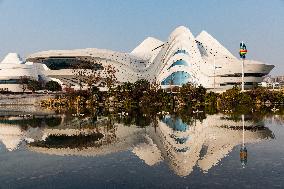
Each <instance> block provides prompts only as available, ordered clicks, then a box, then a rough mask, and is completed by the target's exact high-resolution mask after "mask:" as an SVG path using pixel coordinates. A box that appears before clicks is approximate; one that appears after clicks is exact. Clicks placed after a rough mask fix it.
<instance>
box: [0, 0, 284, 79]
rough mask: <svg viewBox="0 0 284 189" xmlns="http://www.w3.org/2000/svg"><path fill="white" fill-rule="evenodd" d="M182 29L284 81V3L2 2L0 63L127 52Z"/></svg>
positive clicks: (168, 0) (215, 0) (279, 0)
mask: <svg viewBox="0 0 284 189" xmlns="http://www.w3.org/2000/svg"><path fill="white" fill-rule="evenodd" d="M180 25H184V26H186V27H188V28H189V29H190V30H191V32H192V33H193V34H194V35H195V36H197V35H198V34H199V33H200V32H201V31H202V30H205V31H207V32H208V33H209V34H211V35H212V36H213V37H214V38H215V39H217V40H218V41H219V42H220V43H221V44H222V45H224V46H225V47H226V48H227V49H228V50H229V51H230V52H231V53H233V54H234V55H235V56H237V57H238V50H239V42H240V41H242V40H243V41H245V43H246V45H247V48H248V51H249V52H248V55H247V58H248V59H253V60H258V61H262V62H264V63H267V64H274V65H275V66H276V67H275V68H274V69H273V71H272V72H271V74H272V75H284V65H283V64H282V59H283V55H282V51H283V50H284V1H283V0H271V1H258V0H250V1H244V0H241V1H233V0H229V1H225V0H224V1H219V0H210V1H209V0H203V1H200V0H199V1H198V0H193V1H186V2H181V1H173V0H163V1H151V0H144V1H138V0H131V1H130V0H125V1H119V0H105V1H96V0H84V1H83V0H81V1H80V0H49V1H44V0H25V1H17V0H0V27H1V30H0V36H1V37H0V44H1V48H0V60H2V59H3V58H4V56H5V55H6V54H7V53H9V52H17V53H19V54H20V55H21V56H23V57H26V56H27V55H29V54H31V53H34V52H38V51H42V50H52V49H78V48H104V49H110V50H116V51H121V52H130V51H131V50H132V49H134V48H135V47H136V46H137V45H138V44H139V43H140V42H142V41H143V40H144V39H145V38H146V37H149V36H151V37H155V38H157V39H160V40H162V41H165V40H167V38H168V36H169V35H170V33H171V32H172V31H173V30H174V29H175V28H176V27H178V26H180Z"/></svg>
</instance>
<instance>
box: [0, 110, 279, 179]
mask: <svg viewBox="0 0 284 189" xmlns="http://www.w3.org/2000/svg"><path fill="white" fill-rule="evenodd" d="M66 119H67V118H66ZM10 120H13V121H14V122H12V123H18V122H16V120H18V119H16V118H11V119H10ZM100 120H101V122H100V123H99V125H97V127H92V126H88V124H79V123H78V122H77V121H78V120H77V119H76V118H75V119H72V120H71V121H68V122H65V123H63V124H60V125H59V126H56V127H52V126H50V127H47V126H46V125H45V124H44V125H45V126H41V127H34V128H33V127H29V126H28V127H27V126H25V127H23V126H20V125H19V124H12V123H10V124H8V123H7V122H5V123H4V122H3V121H2V122H1V123H0V141H1V142H2V143H3V144H4V145H5V146H6V148H7V149H8V150H9V151H12V150H15V149H17V148H18V147H19V146H20V145H21V144H27V149H28V150H30V151H34V152H38V153H44V154H50V155H60V156H64V155H78V156H101V155H106V154H111V153H116V152H122V151H128V150H132V152H133V153H134V154H135V155H136V156H137V157H139V158H140V159H141V160H143V161H144V162H145V163H146V164H147V165H149V166H153V165H156V164H157V163H159V162H162V161H164V162H165V163H167V164H168V166H169V167H170V169H172V170H173V171H174V172H175V173H176V174H177V175H179V176H187V175H189V174H190V173H191V172H192V171H193V168H194V167H195V166H198V167H199V168H200V169H201V170H202V171H204V172H207V171H208V170H209V169H211V168H212V167H213V166H214V165H217V164H218V163H219V162H220V161H221V160H222V159H223V158H224V157H225V156H227V155H228V154H229V153H230V152H231V151H232V149H233V148H234V147H235V146H238V145H240V144H242V143H243V136H244V135H245V143H253V142H259V141H261V140H264V139H270V138H273V134H272V132H271V131H270V130H269V129H268V128H266V127H264V125H263V123H261V122H259V123H257V124H255V123H254V122H253V121H245V122H244V127H243V124H242V123H243V122H242V121H241V120H238V119H236V118H235V119H234V120H233V119H231V118H230V117H227V116H224V115H221V114H217V115H208V116H207V118H206V119H204V120H203V121H202V122H200V121H196V122H194V124H193V125H189V124H186V123H185V122H184V121H183V120H181V119H180V118H179V117H175V116H169V115H167V116H164V118H163V119H162V120H161V121H159V122H158V125H157V127H155V128H154V127H147V128H138V127H135V126H130V127H126V126H124V125H121V124H114V125H108V123H109V122H104V120H105V121H108V119H106V118H105V119H100ZM86 123H87V122H86ZM243 128H244V129H243ZM245 155H246V154H241V157H240V158H241V161H243V162H242V163H245V161H246V156H245Z"/></svg>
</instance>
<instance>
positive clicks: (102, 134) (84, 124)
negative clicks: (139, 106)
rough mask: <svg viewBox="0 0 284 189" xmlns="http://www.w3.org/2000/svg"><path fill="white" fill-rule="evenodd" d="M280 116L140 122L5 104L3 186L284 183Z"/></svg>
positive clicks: (0, 151)
mask: <svg viewBox="0 0 284 189" xmlns="http://www.w3.org/2000/svg"><path fill="white" fill-rule="evenodd" d="M142 117H143V115H142ZM282 117H283V116H281V115H271V116H267V117H261V118H260V117H258V116H255V115H244V119H242V116H241V115H223V114H215V115H205V116H203V118H202V119H194V118H192V117H191V118H186V117H184V116H182V117H180V116H177V115H169V114H166V113H165V114H163V115H159V116H157V117H156V118H155V119H154V120H153V119H152V120H151V121H149V120H144V121H142V123H143V124H142V125H143V126H141V124H140V123H141V122H136V123H138V124H136V125H135V124H133V122H131V121H129V119H128V118H127V116H126V115H123V114H122V115H121V114H119V118H118V119H117V117H116V119H112V118H111V117H109V116H108V117H105V116H95V117H94V116H92V117H89V116H85V115H71V114H55V113H46V112H44V113H39V112H35V111H34V112H33V113H27V112H21V111H15V110H9V111H7V110H5V109H4V110H2V111H0V188H283V187H284V150H283V147H284V145H283V144H284V126H283V121H282V120H284V119H283V118H282ZM148 123H149V124H148ZM145 125H148V126H145ZM246 154H247V155H246Z"/></svg>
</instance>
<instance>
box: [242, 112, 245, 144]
mask: <svg viewBox="0 0 284 189" xmlns="http://www.w3.org/2000/svg"><path fill="white" fill-rule="evenodd" d="M242 121H243V147H244V146H245V115H244V114H243V115H242Z"/></svg>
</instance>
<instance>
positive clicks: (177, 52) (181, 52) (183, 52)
mask: <svg viewBox="0 0 284 189" xmlns="http://www.w3.org/2000/svg"><path fill="white" fill-rule="evenodd" d="M176 54H187V55H188V52H187V51H186V50H180V49H179V50H177V51H176V52H175V54H174V55H176Z"/></svg>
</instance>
